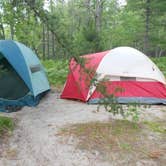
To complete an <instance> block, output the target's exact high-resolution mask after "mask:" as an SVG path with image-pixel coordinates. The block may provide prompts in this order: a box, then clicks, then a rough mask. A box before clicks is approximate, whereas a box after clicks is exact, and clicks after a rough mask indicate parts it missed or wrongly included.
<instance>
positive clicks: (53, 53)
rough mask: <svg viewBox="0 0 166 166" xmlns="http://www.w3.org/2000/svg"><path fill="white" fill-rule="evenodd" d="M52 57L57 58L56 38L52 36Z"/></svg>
mask: <svg viewBox="0 0 166 166" xmlns="http://www.w3.org/2000/svg"><path fill="white" fill-rule="evenodd" d="M52 57H55V38H54V35H53V34H52Z"/></svg>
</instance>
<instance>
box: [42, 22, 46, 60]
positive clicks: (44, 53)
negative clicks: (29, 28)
mask: <svg viewBox="0 0 166 166" xmlns="http://www.w3.org/2000/svg"><path fill="white" fill-rule="evenodd" d="M45 48H46V45H45V25H44V24H43V59H44V60H45V59H46V49H45Z"/></svg>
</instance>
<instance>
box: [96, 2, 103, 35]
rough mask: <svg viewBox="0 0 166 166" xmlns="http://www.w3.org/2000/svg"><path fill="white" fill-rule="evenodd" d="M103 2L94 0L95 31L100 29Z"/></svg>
mask: <svg viewBox="0 0 166 166" xmlns="http://www.w3.org/2000/svg"><path fill="white" fill-rule="evenodd" d="M103 3H104V0H96V9H95V25H96V31H97V32H100V31H101V24H102V22H101V21H102V12H103Z"/></svg>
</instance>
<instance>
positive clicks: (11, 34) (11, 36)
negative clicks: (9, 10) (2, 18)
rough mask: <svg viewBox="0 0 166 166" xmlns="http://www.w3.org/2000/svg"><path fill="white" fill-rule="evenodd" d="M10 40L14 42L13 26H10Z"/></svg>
mask: <svg viewBox="0 0 166 166" xmlns="http://www.w3.org/2000/svg"><path fill="white" fill-rule="evenodd" d="M10 38H11V39H12V40H14V26H13V24H10Z"/></svg>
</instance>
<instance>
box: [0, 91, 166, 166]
mask: <svg viewBox="0 0 166 166" xmlns="http://www.w3.org/2000/svg"><path fill="white" fill-rule="evenodd" d="M96 109H97V106H96V105H88V104H85V103H81V102H78V101H71V100H62V99H60V98H59V93H56V92H54V93H53V92H50V93H49V94H48V95H47V96H45V97H44V98H43V99H42V101H41V102H40V104H39V105H38V106H37V107H34V108H29V107H24V108H23V109H22V110H21V111H19V112H14V113H9V114H5V113H0V115H6V116H11V117H13V118H16V119H17V126H16V129H15V130H14V132H13V134H12V136H11V137H10V138H9V140H8V141H7V142H6V143H3V144H2V143H1V147H0V148H1V149H0V166H122V165H123V166H165V165H166V155H165V154H166V153H165V152H164V154H163V155H162V162H161V163H160V162H159V161H158V159H153V158H149V159H147V158H141V159H140V158H139V159H135V160H134V161H133V160H132V158H133V156H132V154H128V155H127V156H125V158H124V157H119V155H117V153H118V152H117V153H112V154H110V159H111V160H109V161H107V160H102V159H101V158H100V153H98V152H97V151H92V152H90V151H86V150H81V149H77V148H76V146H75V145H76V144H77V140H75V139H74V138H73V137H71V138H70V139H68V141H67V142H64V141H63V138H62V136H58V134H57V133H58V131H59V129H60V128H63V127H64V126H65V125H69V124H76V123H86V122H91V121H102V122H105V121H107V120H109V119H110V118H112V116H111V114H110V113H108V112H106V111H105V110H104V109H101V110H100V111H99V112H97V111H96ZM114 118H120V117H114ZM140 119H141V120H142V121H143V120H146V121H147V120H150V121H156V120H163V121H164V120H165V119H166V106H151V107H150V108H146V109H143V110H142V111H141V118H140ZM158 137H159V135H158V134H156V135H154V134H151V133H149V139H154V140H156V141H157V142H158V143H159V144H160V142H159V141H160V139H158ZM165 138H166V137H165ZM87 141H88V140H87ZM161 143H162V145H160V146H161V147H163V149H165V150H166V139H165V141H163V140H162V142H161Z"/></svg>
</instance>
